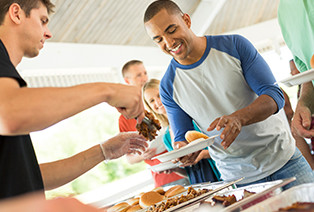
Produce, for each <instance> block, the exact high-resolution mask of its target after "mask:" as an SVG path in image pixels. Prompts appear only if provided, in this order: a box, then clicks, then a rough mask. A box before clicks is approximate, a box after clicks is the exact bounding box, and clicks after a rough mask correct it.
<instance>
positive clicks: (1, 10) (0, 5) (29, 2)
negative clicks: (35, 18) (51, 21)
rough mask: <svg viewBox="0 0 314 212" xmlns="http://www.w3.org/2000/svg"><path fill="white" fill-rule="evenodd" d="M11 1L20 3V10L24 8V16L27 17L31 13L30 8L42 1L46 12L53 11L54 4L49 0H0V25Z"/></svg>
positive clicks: (35, 6)
mask: <svg viewBox="0 0 314 212" xmlns="http://www.w3.org/2000/svg"><path fill="white" fill-rule="evenodd" d="M13 3H17V4H19V5H20V7H21V8H22V10H24V12H25V14H26V16H27V17H28V16H29V15H30V13H31V10H32V9H34V8H38V7H39V3H42V4H43V5H45V6H46V8H47V11H48V14H50V13H52V12H54V11H53V8H54V7H55V5H54V4H53V3H51V1H50V0H1V1H0V25H1V24H2V23H3V21H4V17H5V14H6V13H7V12H8V10H9V8H10V6H11V5H12V4H13Z"/></svg>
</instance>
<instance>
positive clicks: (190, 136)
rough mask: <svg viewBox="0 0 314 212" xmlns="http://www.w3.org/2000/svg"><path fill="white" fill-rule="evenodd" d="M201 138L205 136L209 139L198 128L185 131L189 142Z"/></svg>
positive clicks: (205, 137) (206, 137)
mask: <svg viewBox="0 0 314 212" xmlns="http://www.w3.org/2000/svg"><path fill="white" fill-rule="evenodd" d="M199 138H204V139H208V138H209V137H208V136H207V135H205V134H203V133H201V132H198V131H196V130H190V131H187V132H186V133H185V139H186V141H187V142H189V143H191V142H192V141H194V140H196V139H199Z"/></svg>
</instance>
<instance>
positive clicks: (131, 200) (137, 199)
mask: <svg viewBox="0 0 314 212" xmlns="http://www.w3.org/2000/svg"><path fill="white" fill-rule="evenodd" d="M126 202H127V203H128V204H129V205H131V206H133V205H138V204H139V202H140V198H139V197H135V198H132V199H128V200H127V201H126Z"/></svg>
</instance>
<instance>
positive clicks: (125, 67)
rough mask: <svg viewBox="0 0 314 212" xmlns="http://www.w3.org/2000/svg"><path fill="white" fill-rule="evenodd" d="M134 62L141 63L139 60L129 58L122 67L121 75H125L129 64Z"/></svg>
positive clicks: (134, 63)
mask: <svg viewBox="0 0 314 212" xmlns="http://www.w3.org/2000/svg"><path fill="white" fill-rule="evenodd" d="M136 64H143V62H142V61H140V60H130V61H128V62H127V63H125V64H124V65H123V67H122V76H123V77H125V75H126V73H127V72H128V70H129V68H130V66H132V65H136Z"/></svg>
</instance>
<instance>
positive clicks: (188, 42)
mask: <svg viewBox="0 0 314 212" xmlns="http://www.w3.org/2000/svg"><path fill="white" fill-rule="evenodd" d="M144 26H145V29H146V31H147V33H148V35H149V36H150V37H151V38H152V40H153V41H154V42H155V43H156V44H157V45H158V46H159V48H160V49H161V50H162V51H163V52H165V53H166V54H169V55H171V56H172V57H173V59H172V60H171V62H170V65H169V66H168V69H167V71H166V73H165V75H164V76H163V78H162V80H161V83H160V96H161V100H162V103H163V105H164V106H165V108H166V111H167V115H168V118H169V121H170V126H171V128H172V130H173V132H174V140H175V141H176V142H181V143H182V144H184V143H186V141H185V138H184V134H185V132H186V131H188V130H192V129H193V121H194V122H195V123H196V124H197V126H199V128H200V130H201V131H202V132H203V133H206V134H207V135H208V136H212V135H215V134H220V136H219V138H216V139H215V142H214V144H213V145H211V146H210V147H209V152H210V155H211V157H212V158H213V159H214V160H215V162H216V165H217V167H218V170H219V172H220V173H221V176H222V179H223V180H232V179H235V178H240V177H245V179H244V180H242V181H241V182H240V183H239V185H240V186H241V185H245V184H252V183H259V182H267V181H272V180H277V179H282V178H289V177H294V176H295V177H296V181H294V182H293V183H290V184H288V185H287V186H285V189H287V188H289V187H291V186H294V185H298V184H301V183H307V182H313V181H314V175H313V171H312V170H311V168H310V166H309V164H308V163H307V162H306V160H305V159H304V157H303V156H302V154H301V153H300V151H299V150H298V149H296V147H295V140H294V138H293V137H292V135H291V133H290V127H289V124H288V122H287V120H286V118H285V117H284V116H285V114H284V112H283V110H281V108H282V107H283V105H284V98H283V94H282V91H281V90H280V88H279V87H278V86H277V85H274V83H275V78H274V76H273V75H272V73H271V70H270V68H269V66H268V65H267V64H266V62H265V61H264V59H263V58H262V57H261V56H260V54H259V53H258V52H257V50H256V49H255V48H254V47H253V45H252V44H251V43H250V42H249V41H248V40H247V39H245V38H243V37H242V36H239V35H224V36H204V37H198V36H196V35H195V34H194V33H193V31H192V30H191V19H190V16H189V15H188V14H186V13H183V12H182V11H181V9H180V8H179V7H178V6H177V4H175V3H174V2H173V1H170V0H159V1H154V2H153V3H151V4H150V5H149V6H148V8H147V9H146V11H145V15H144ZM197 156H198V154H197V153H196V154H194V155H193V156H191V157H182V158H180V161H181V162H182V163H185V164H188V163H190V162H191V161H194V160H195V158H196V157H197Z"/></svg>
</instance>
